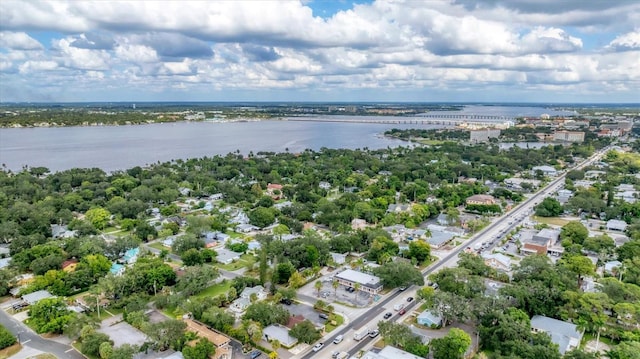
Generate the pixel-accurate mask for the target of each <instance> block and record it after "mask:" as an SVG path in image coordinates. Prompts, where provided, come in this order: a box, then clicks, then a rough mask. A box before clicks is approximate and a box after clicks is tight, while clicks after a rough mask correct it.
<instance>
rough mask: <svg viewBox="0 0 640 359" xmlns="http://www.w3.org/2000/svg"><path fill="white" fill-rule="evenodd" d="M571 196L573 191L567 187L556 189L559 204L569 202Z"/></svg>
mask: <svg viewBox="0 0 640 359" xmlns="http://www.w3.org/2000/svg"><path fill="white" fill-rule="evenodd" d="M571 197H573V192H572V191H569V190H568V189H561V190H559V191H558V202H560V203H561V204H565V203H567V202H569V199H570V198H571Z"/></svg>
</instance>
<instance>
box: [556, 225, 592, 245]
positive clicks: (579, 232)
mask: <svg viewBox="0 0 640 359" xmlns="http://www.w3.org/2000/svg"><path fill="white" fill-rule="evenodd" d="M587 237H589V230H588V229H587V227H585V226H584V225H583V224H582V223H580V222H579V221H572V222H569V223H567V224H565V225H564V226H562V229H561V230H560V239H561V240H562V242H563V246H564V245H565V241H567V242H568V243H573V244H580V245H582V244H583V243H584V241H585V239H587Z"/></svg>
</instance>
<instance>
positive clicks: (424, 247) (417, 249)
mask: <svg viewBox="0 0 640 359" xmlns="http://www.w3.org/2000/svg"><path fill="white" fill-rule="evenodd" d="M408 256H409V258H415V259H416V260H417V261H418V263H424V262H425V261H427V260H428V259H429V258H430V257H431V246H430V245H429V243H427V242H424V241H411V242H409V253H408Z"/></svg>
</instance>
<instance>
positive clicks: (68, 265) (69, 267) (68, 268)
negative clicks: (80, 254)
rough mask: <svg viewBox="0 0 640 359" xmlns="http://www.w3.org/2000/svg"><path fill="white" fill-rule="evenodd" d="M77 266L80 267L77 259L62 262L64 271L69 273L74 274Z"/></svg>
mask: <svg viewBox="0 0 640 359" xmlns="http://www.w3.org/2000/svg"><path fill="white" fill-rule="evenodd" d="M77 266H78V260H77V259H69V260H66V261H64V262H62V270H63V271H64V272H67V273H71V272H74V271H75V270H76V267H77Z"/></svg>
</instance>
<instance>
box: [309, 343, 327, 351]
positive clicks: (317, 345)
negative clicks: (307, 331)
mask: <svg viewBox="0 0 640 359" xmlns="http://www.w3.org/2000/svg"><path fill="white" fill-rule="evenodd" d="M322 347H324V343H318V344H316V345H314V346H313V349H311V350H313V351H314V352H317V351H318V350H320V349H322Z"/></svg>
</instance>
